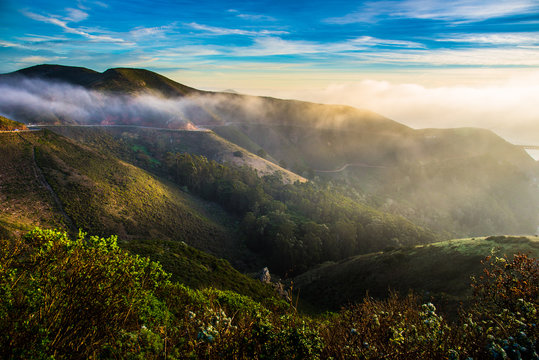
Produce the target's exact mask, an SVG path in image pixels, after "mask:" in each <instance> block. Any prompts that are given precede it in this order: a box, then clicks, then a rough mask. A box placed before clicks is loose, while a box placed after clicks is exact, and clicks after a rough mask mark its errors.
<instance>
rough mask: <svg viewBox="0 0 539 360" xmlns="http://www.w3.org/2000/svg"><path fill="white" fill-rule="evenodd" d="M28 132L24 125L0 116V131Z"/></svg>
mask: <svg viewBox="0 0 539 360" xmlns="http://www.w3.org/2000/svg"><path fill="white" fill-rule="evenodd" d="M13 130H28V128H27V127H26V125H25V124H23V123H21V122H18V121H14V120H11V119H8V118H6V117H3V116H0V131H13Z"/></svg>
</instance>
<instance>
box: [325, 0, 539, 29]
mask: <svg viewBox="0 0 539 360" xmlns="http://www.w3.org/2000/svg"><path fill="white" fill-rule="evenodd" d="M538 8H539V4H538V3H537V2H536V1H534V0H512V1H490V0H455V1H444V0H405V1H394V0H393V1H376V2H375V1H370V2H366V3H365V4H363V5H362V6H361V7H360V8H359V9H358V10H357V11H354V12H352V13H349V14H346V15H344V16H341V17H331V18H327V19H325V20H324V22H326V23H330V24H343V25H344V24H352V23H359V22H372V21H376V20H377V19H380V18H409V19H432V20H444V21H450V22H455V21H457V22H473V21H482V20H486V19H491V18H499V17H504V16H512V15H517V14H523V13H526V12H529V11H531V10H532V9H535V10H537V9H538Z"/></svg>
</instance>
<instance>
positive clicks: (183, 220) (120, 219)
mask: <svg viewBox="0 0 539 360" xmlns="http://www.w3.org/2000/svg"><path fill="white" fill-rule="evenodd" d="M1 136H2V141H1V142H0V144H2V146H3V147H4V148H6V149H7V150H9V151H6V152H5V154H6V155H7V156H3V157H2V164H3V166H4V170H5V172H4V174H5V175H4V176H3V177H2V195H3V196H4V197H5V198H6V199H7V200H8V201H6V202H4V207H5V208H4V211H3V212H2V216H3V217H4V218H6V220H5V221H6V222H8V223H20V224H21V226H23V225H24V226H26V227H28V226H32V225H38V224H42V225H51V224H55V223H56V224H62V223H64V224H65V223H68V222H72V224H73V225H72V227H76V228H82V229H84V230H85V231H92V232H94V233H97V234H102V235H108V234H118V235H119V237H120V239H126V240H130V241H135V240H138V239H161V240H166V239H170V240H175V241H184V242H186V243H188V244H190V245H192V246H195V247H198V248H200V249H203V250H205V251H209V252H210V253H213V254H218V255H219V256H220V257H225V258H228V259H231V260H232V261H236V262H239V263H242V259H243V258H244V256H243V255H242V254H243V253H242V250H241V249H242V246H241V245H239V244H238V241H237V240H236V238H235V236H234V235H233V232H234V230H232V229H231V228H230V224H232V223H233V222H234V219H233V218H231V217H230V215H228V214H226V213H225V212H224V211H222V210H221V209H220V208H219V207H218V206H216V205H214V204H211V203H207V202H203V201H200V200H198V199H196V198H194V197H193V196H190V195H188V194H186V193H184V192H182V191H181V190H179V189H178V188H177V187H176V186H175V185H173V184H170V183H167V182H166V181H163V180H160V179H158V178H156V177H155V176H153V175H151V174H149V173H147V172H145V171H143V170H141V169H139V168H137V167H134V166H132V165H129V164H127V163H124V162H121V161H119V160H117V159H116V158H114V157H111V156H110V155H104V154H102V153H99V152H97V151H95V150H93V149H91V148H88V147H82V146H81V145H78V144H76V143H74V142H72V141H70V140H68V139H66V138H64V137H61V136H58V135H55V134H54V133H51V132H49V131H40V132H31V133H20V134H17V135H15V134H1ZM33 154H35V162H34V161H33ZM17 169H19V170H17ZM34 171H38V172H39V173H41V176H42V177H43V179H41V180H40V181H38V180H35V176H36V175H34ZM25 177H26V178H25ZM26 179H30V180H32V181H27V180H26ZM44 181H45V184H43V182H44ZM47 186H48V188H47ZM53 197H56V198H57V201H56V202H55V199H53ZM39 204H43V205H39ZM62 214H64V216H62ZM66 226H67V225H66Z"/></svg>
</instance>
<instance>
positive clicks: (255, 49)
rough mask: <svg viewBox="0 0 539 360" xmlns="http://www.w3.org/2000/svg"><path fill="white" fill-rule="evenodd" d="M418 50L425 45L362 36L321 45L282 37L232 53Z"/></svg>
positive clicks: (297, 53)
mask: <svg viewBox="0 0 539 360" xmlns="http://www.w3.org/2000/svg"><path fill="white" fill-rule="evenodd" d="M386 46H390V47H391V48H416V49H422V48H424V45H422V44H420V43H416V42H411V41H401V40H391V39H378V38H375V37H371V36H361V37H358V38H353V39H350V40H346V41H340V42H334V43H321V42H314V41H303V40H285V39H282V38H280V37H269V36H268V37H259V38H256V39H255V40H254V44H253V45H251V46H248V47H243V46H242V47H237V48H233V49H231V51H232V52H234V53H237V54H238V55H241V56H272V55H305V54H327V55H331V54H335V55H337V54H342V53H350V52H362V51H365V50H369V49H372V48H374V47H386Z"/></svg>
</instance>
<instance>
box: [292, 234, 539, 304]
mask: <svg viewBox="0 0 539 360" xmlns="http://www.w3.org/2000/svg"><path fill="white" fill-rule="evenodd" d="M519 252H520V253H526V254H528V255H530V256H532V257H535V258H537V257H538V256H539V238H538V237H537V236H535V237H511V236H492V237H487V238H484V237H482V238H467V239H456V240H448V241H442V242H437V243H433V244H429V245H418V246H413V247H404V248H400V249H388V250H386V251H383V252H377V253H372V254H365V255H359V256H355V257H351V258H349V259H346V260H342V261H339V262H335V263H331V262H328V263H325V264H322V265H320V266H318V267H316V268H314V269H312V270H310V271H307V272H305V273H303V274H301V275H299V276H297V277H295V278H294V279H293V283H294V288H295V289H296V290H298V289H299V295H300V297H301V298H302V299H303V300H305V301H306V302H307V303H309V304H310V305H311V306H312V305H314V306H315V308H316V309H319V310H320V309H326V310H338V309H339V308H340V307H341V306H346V305H348V304H352V303H357V302H359V301H361V300H362V299H363V298H364V297H365V296H371V297H374V298H387V297H388V295H389V293H390V291H398V292H400V293H401V294H407V293H408V292H409V291H410V290H412V291H414V292H415V293H416V294H417V295H419V296H421V297H422V298H423V301H425V302H426V301H433V302H435V303H436V304H438V305H440V306H442V307H443V308H445V310H446V311H449V312H453V313H454V312H455V311H456V310H457V309H458V305H459V303H460V302H465V301H466V300H467V297H468V296H469V295H471V288H470V286H469V284H470V281H471V280H470V278H471V276H474V275H476V276H477V275H480V274H481V271H482V265H481V260H483V259H485V257H487V256H499V257H503V256H504V255H507V256H509V257H511V255H512V254H515V253H519Z"/></svg>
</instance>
